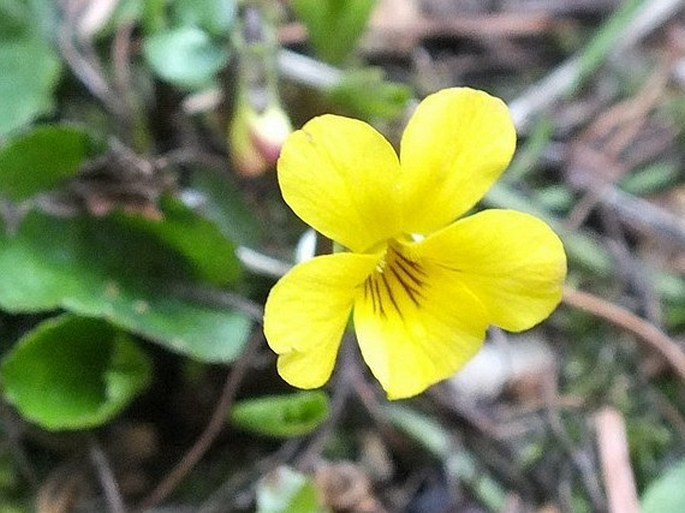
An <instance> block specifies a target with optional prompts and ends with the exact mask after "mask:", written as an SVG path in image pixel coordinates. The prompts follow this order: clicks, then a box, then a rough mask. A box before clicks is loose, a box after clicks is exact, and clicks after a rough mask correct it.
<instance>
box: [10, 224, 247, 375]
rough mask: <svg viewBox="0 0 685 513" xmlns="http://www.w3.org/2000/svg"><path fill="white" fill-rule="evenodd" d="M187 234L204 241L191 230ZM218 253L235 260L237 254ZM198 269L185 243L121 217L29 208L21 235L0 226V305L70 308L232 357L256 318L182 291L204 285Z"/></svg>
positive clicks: (170, 342)
mask: <svg viewBox="0 0 685 513" xmlns="http://www.w3.org/2000/svg"><path fill="white" fill-rule="evenodd" d="M160 222H164V221H160ZM186 238H187V239H188V240H196V241H202V240H203V239H202V237H198V236H197V235H196V234H194V233H193V232H192V230H191V231H188V232H187V233H186ZM214 258H215V259H217V260H219V261H222V262H224V265H226V266H228V267H231V266H234V265H236V264H235V262H234V261H235V258H236V257H235V255H233V254H232V253H228V252H224V253H223V254H219V255H214ZM196 276H197V271H196V270H194V263H193V260H192V258H190V259H189V258H187V257H185V256H184V255H183V253H181V252H180V251H179V248H177V247H169V246H168V245H166V244H165V241H164V240H160V238H158V237H156V234H150V233H145V230H139V229H137V228H136V227H135V226H132V225H128V224H127V223H125V222H121V219H120V218H118V217H117V216H115V217H113V218H101V219H94V218H89V217H83V218H73V219H56V218H52V217H49V216H46V215H44V214H40V213H38V212H31V213H30V214H29V215H28V216H27V217H26V218H25V219H24V220H23V222H22V223H21V225H20V226H19V229H18V231H17V232H16V233H15V234H8V233H6V231H5V230H3V229H2V228H1V227H0V308H2V309H4V310H7V311H9V312H37V311H44V310H52V309H55V308H64V309H66V310H69V311H71V312H74V313H77V314H80V315H84V316H88V317H101V318H105V319H107V320H109V321H110V322H112V323H113V324H115V325H117V326H120V327H122V328H125V329H127V330H130V331H133V332H134V333H137V334H139V335H142V336H145V337H148V338H150V339H152V340H154V341H156V342H158V343H160V344H162V345H164V346H165V347H167V348H168V349H171V350H173V351H176V352H180V353H183V354H186V355H188V356H191V357H193V358H196V359H199V360H203V361H211V362H229V361H232V360H234V359H235V358H237V357H238V356H239V355H240V354H241V352H242V349H243V347H244V345H245V342H246V340H247V337H248V335H249V333H250V329H251V322H250V320H249V319H248V318H247V317H245V316H244V315H242V314H240V313H237V312H235V311H232V310H230V309H227V308H223V307H218V306H213V305H211V304H204V303H199V302H197V301H195V300H192V299H191V298H190V297H189V296H190V294H189V295H188V296H185V295H182V294H179V292H178V290H177V288H176V287H177V286H178V285H179V284H180V285H186V286H189V287H191V288H192V287H193V286H202V285H201V283H198V282H197V279H196ZM205 286H206V285H205Z"/></svg>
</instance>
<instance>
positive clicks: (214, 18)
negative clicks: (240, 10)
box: [172, 0, 236, 37]
mask: <svg viewBox="0 0 685 513" xmlns="http://www.w3.org/2000/svg"><path fill="white" fill-rule="evenodd" d="M172 8H173V9H174V11H175V14H176V18H177V19H178V22H179V24H180V25H184V26H187V25H197V26H198V27H202V28H203V29H206V30H208V31H209V32H211V33H212V34H214V35H216V36H223V37H228V36H229V35H230V30H231V27H232V26H233V22H234V20H235V14H236V5H235V1H234V0H176V1H175V2H174V3H173V4H172Z"/></svg>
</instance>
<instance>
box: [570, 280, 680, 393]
mask: <svg viewBox="0 0 685 513" xmlns="http://www.w3.org/2000/svg"><path fill="white" fill-rule="evenodd" d="M563 300H564V302H565V303H566V304H567V305H570V306H573V307H576V308H579V309H581V310H584V311H586V312H589V313H591V314H593V315H597V316H598V317H601V318H603V319H605V320H607V321H609V322H610V323H611V324H614V325H615V326H618V327H620V328H623V329H625V330H626V331H629V332H630V333H632V334H633V335H636V336H637V337H638V339H639V340H642V341H643V342H645V343H646V344H647V345H648V346H649V347H650V348H651V349H653V350H655V351H656V352H657V353H659V354H660V355H661V356H662V357H663V358H664V359H665V360H666V361H667V362H668V363H669V365H670V366H671V367H672V368H673V370H674V371H675V372H676V373H677V374H678V376H680V378H681V379H683V380H685V352H684V351H683V349H682V348H681V347H680V345H678V344H677V343H676V342H675V341H674V340H672V339H671V338H670V337H669V336H668V335H666V334H665V333H664V332H663V331H661V330H660V329H659V328H657V327H656V326H654V325H653V324H651V323H649V322H647V321H646V320H644V319H642V318H640V317H638V316H637V315H635V314H634V313H632V312H630V311H628V310H626V309H625V308H622V307H620V306H617V305H615V304H613V303H610V302H609V301H606V300H604V299H602V298H600V297H598V296H595V295H594V294H590V293H588V292H581V291H579V290H574V289H572V288H570V287H565V288H564V299H563Z"/></svg>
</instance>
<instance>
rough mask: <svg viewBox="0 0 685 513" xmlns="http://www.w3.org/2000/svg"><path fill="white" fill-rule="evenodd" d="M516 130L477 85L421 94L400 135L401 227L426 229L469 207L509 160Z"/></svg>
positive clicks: (496, 102) (498, 102)
mask: <svg viewBox="0 0 685 513" xmlns="http://www.w3.org/2000/svg"><path fill="white" fill-rule="evenodd" d="M515 147H516V132H515V129H514V124H513V122H512V120H511V116H510V114H509V110H508V108H507V106H506V105H505V104H504V102H502V100H500V99H499V98H495V97H493V96H490V95H489V94H487V93H485V92H483V91H476V90H474V89H468V88H453V89H445V90H442V91H439V92H437V93H435V94H432V95H430V96H428V97H426V98H425V99H424V100H423V101H422V102H421V103H420V104H419V106H418V107H417V109H416V112H415V113H414V115H413V116H412V118H411V119H410V120H409V123H408V125H407V128H406V129H405V131H404V134H403V136H402V144H401V151H400V162H401V167H402V178H401V188H402V194H403V197H404V207H403V208H404V211H405V222H404V226H403V228H404V230H405V231H406V232H408V233H424V234H425V233H430V232H432V231H434V230H436V229H438V228H441V227H443V226H445V225H447V224H448V223H450V222H452V221H454V220H455V219H456V218H457V217H458V216H459V215H461V214H463V213H464V212H466V211H467V210H468V209H469V208H471V207H472V206H473V205H474V204H475V203H476V202H477V201H478V200H479V199H480V198H482V197H483V195H484V194H485V192H486V191H487V190H488V189H489V188H490V186H491V185H492V184H493V183H494V182H495V181H496V180H497V178H498V177H499V176H500V174H501V173H502V172H503V171H504V169H505V168H506V167H507V165H508V164H509V162H510V161H511V157H512V155H513V154H514V149H515Z"/></svg>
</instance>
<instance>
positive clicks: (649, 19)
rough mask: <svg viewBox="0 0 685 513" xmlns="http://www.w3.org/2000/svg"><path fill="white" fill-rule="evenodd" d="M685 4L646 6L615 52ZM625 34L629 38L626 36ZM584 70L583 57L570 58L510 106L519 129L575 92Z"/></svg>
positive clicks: (661, 1) (660, 0)
mask: <svg viewBox="0 0 685 513" xmlns="http://www.w3.org/2000/svg"><path fill="white" fill-rule="evenodd" d="M684 4H685V1H684V0H650V1H648V2H647V1H645V2H643V5H642V6H641V7H640V10H639V12H638V13H637V14H636V15H635V17H634V18H633V19H632V20H631V22H630V23H629V24H628V26H627V27H626V28H625V30H623V31H621V37H620V38H617V40H616V41H615V42H614V47H613V52H614V54H615V53H618V52H621V51H624V50H626V49H627V48H630V47H631V46H632V45H634V44H635V43H637V42H638V41H639V40H640V39H642V38H643V37H645V36H646V35H648V34H649V33H650V32H652V31H653V30H654V29H656V28H657V27H659V26H661V25H662V24H663V23H664V22H665V21H667V20H668V19H669V18H671V17H672V16H673V15H674V14H675V13H677V12H678V10H679V9H681V8H682V7H683V5H684ZM624 34H628V36H625V35H624ZM582 67H583V60H582V59H581V56H579V55H576V56H574V57H571V58H569V59H568V60H566V61H565V62H564V63H563V64H561V65H560V66H559V67H557V68H556V69H555V70H554V71H552V72H551V73H550V74H549V75H547V76H546V77H545V78H543V79H542V80H540V81H539V82H537V83H536V84H533V85H532V86H531V87H530V88H529V89H528V90H527V91H526V92H525V93H524V94H523V95H521V96H520V97H518V98H517V99H515V100H514V101H512V102H511V103H510V104H509V107H510V109H511V114H512V117H513V118H514V123H515V124H516V128H517V129H518V130H520V131H524V130H525V129H526V128H527V127H528V124H529V123H530V122H531V120H532V118H533V117H534V116H535V115H536V114H538V113H539V112H542V111H543V110H545V109H547V108H549V107H550V106H551V105H552V104H554V102H556V101H557V100H559V99H560V98H561V97H563V96H564V95H565V94H568V93H569V92H570V91H571V89H572V88H573V86H574V84H575V83H576V80H577V78H578V76H579V74H580V72H581V69H582Z"/></svg>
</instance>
